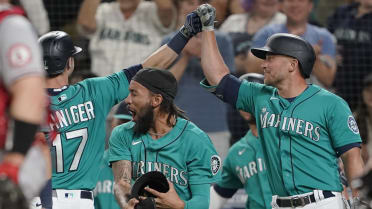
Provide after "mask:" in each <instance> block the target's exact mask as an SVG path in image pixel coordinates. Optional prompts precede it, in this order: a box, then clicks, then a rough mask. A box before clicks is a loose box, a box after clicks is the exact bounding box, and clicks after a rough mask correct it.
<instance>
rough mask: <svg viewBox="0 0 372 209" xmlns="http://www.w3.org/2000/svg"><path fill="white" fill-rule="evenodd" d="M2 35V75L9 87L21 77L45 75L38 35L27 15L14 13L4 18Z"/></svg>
mask: <svg viewBox="0 0 372 209" xmlns="http://www.w3.org/2000/svg"><path fill="white" fill-rule="evenodd" d="M0 36H1V38H0V46H1V48H0V50H1V52H0V53H1V60H0V65H1V66H0V69H1V71H0V73H1V76H0V77H1V78H2V79H3V83H4V84H5V86H6V87H7V88H8V87H9V86H10V85H11V84H12V83H13V82H15V81H16V80H18V79H20V78H23V77H26V76H35V75H37V76H43V75H44V70H43V65H42V57H41V48H40V47H39V44H38V42H37V35H36V33H35V31H34V29H33V28H32V26H31V24H30V23H29V22H28V20H27V19H26V18H25V17H22V16H18V15H12V16H9V17H7V18H6V19H4V20H3V22H1V24H0Z"/></svg>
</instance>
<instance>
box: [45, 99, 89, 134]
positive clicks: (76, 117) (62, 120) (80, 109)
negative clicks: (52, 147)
mask: <svg viewBox="0 0 372 209" xmlns="http://www.w3.org/2000/svg"><path fill="white" fill-rule="evenodd" d="M94 118H95V115H94V106H93V103H92V102H91V101H88V102H85V103H83V104H78V105H73V106H71V107H68V108H65V109H61V110H56V111H53V114H52V115H51V120H52V123H50V124H49V125H50V128H51V129H53V126H56V128H57V129H60V128H64V127H67V126H70V125H72V124H76V123H79V122H85V121H88V120H91V119H94Z"/></svg>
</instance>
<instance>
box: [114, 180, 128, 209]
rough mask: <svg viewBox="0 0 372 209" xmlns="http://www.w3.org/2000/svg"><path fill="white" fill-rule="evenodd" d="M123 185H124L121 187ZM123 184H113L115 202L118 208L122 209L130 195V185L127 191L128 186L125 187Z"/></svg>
mask: <svg viewBox="0 0 372 209" xmlns="http://www.w3.org/2000/svg"><path fill="white" fill-rule="evenodd" d="M123 184H124V185H123ZM125 184H126V183H125V182H115V185H114V194H115V198H116V201H117V202H118V204H119V206H120V208H122V209H124V208H125V207H126V206H127V204H128V201H129V199H128V196H129V194H130V184H129V190H128V185H127V186H126V185H125Z"/></svg>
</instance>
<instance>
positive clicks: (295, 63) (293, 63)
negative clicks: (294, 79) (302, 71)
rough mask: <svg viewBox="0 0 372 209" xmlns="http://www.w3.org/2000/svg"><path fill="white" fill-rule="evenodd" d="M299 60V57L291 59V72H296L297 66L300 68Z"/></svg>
mask: <svg viewBox="0 0 372 209" xmlns="http://www.w3.org/2000/svg"><path fill="white" fill-rule="evenodd" d="M298 64H299V63H298V60H297V59H291V60H290V65H291V67H290V69H289V72H294V71H295V70H296V69H297V68H299V67H300V66H299V65H298Z"/></svg>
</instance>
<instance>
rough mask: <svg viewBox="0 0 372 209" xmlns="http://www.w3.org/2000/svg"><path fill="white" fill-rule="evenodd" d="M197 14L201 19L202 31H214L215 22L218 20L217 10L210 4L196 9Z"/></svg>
mask: <svg viewBox="0 0 372 209" xmlns="http://www.w3.org/2000/svg"><path fill="white" fill-rule="evenodd" d="M196 13H197V14H198V15H199V17H200V21H201V25H202V30H203V31H213V30H214V20H215V19H216V9H215V8H214V7H213V6H211V5H210V4H202V5H200V6H199V7H198V8H197V9H196Z"/></svg>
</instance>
